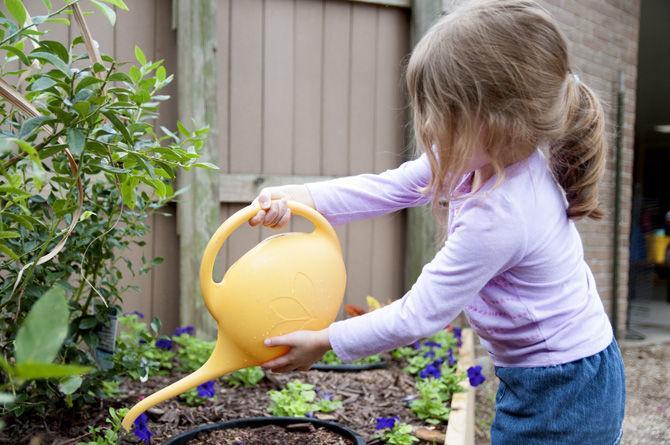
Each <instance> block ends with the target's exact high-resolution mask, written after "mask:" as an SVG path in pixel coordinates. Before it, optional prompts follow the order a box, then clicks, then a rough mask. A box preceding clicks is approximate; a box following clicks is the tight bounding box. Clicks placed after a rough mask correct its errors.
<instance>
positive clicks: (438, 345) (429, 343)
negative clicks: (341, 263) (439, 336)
mask: <svg viewBox="0 0 670 445" xmlns="http://www.w3.org/2000/svg"><path fill="white" fill-rule="evenodd" d="M423 345H424V346H428V347H429V348H441V347H442V343H438V342H436V341H433V340H428V341H426V342H424V343H423Z"/></svg>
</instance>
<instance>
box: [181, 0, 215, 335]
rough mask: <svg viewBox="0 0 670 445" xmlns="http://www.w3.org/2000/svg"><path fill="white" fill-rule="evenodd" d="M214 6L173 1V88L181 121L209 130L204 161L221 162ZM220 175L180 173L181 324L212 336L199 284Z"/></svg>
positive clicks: (210, 1)
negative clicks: (218, 137) (174, 37)
mask: <svg viewBox="0 0 670 445" xmlns="http://www.w3.org/2000/svg"><path fill="white" fill-rule="evenodd" d="M216 4H217V0H187V1H185V0H181V1H178V3H177V8H176V12H177V18H176V25H177V60H178V69H177V90H178V102H179V119H180V120H181V121H182V122H184V123H185V124H186V125H187V126H190V125H192V123H193V122H195V125H198V126H203V125H208V126H209V127H210V133H209V137H208V139H207V142H206V143H205V144H204V147H203V149H202V153H201V156H202V160H203V161H207V162H212V163H214V164H218V163H219V149H218V146H217V131H216V122H217V120H216V114H217V110H216V90H217V89H216V74H217V73H216V55H217V54H216ZM218 177H219V173H218V172H215V171H208V170H201V169H193V170H192V171H190V172H184V173H183V174H181V175H180V181H179V182H180V187H186V186H188V187H189V189H188V191H187V192H186V193H185V194H183V195H182V196H181V197H180V199H179V203H178V221H177V228H178V229H177V230H178V232H179V247H180V256H181V258H180V266H179V267H180V292H179V314H180V322H181V323H182V324H183V325H193V326H195V328H196V329H197V330H198V332H199V333H201V334H203V335H204V336H205V337H210V338H213V337H214V336H215V333H216V326H215V323H214V320H213V319H212V317H211V315H210V314H209V312H207V309H206V308H205V305H204V302H203V300H202V295H201V293H200V286H199V283H198V273H199V268H200V257H201V255H202V252H203V251H204V250H205V246H206V245H207V241H208V240H209V237H210V236H211V234H212V233H214V230H215V229H216V228H217V226H218V225H219V224H220V201H219V184H218Z"/></svg>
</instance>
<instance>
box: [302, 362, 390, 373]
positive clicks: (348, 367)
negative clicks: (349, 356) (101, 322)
mask: <svg viewBox="0 0 670 445" xmlns="http://www.w3.org/2000/svg"><path fill="white" fill-rule="evenodd" d="M388 367H389V364H388V362H387V361H385V360H382V361H381V362H377V363H368V364H364V365H353V364H342V365H326V364H323V363H315V364H314V365H312V367H311V368H310V369H314V370H316V371H333V372H358V371H369V370H371V369H386V368H388Z"/></svg>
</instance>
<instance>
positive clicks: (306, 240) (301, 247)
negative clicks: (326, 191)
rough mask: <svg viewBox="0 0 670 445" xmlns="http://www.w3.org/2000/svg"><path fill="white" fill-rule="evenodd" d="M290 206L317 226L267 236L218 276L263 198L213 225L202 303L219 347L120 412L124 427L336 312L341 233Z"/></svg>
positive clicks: (279, 351) (270, 353)
mask: <svg viewBox="0 0 670 445" xmlns="http://www.w3.org/2000/svg"><path fill="white" fill-rule="evenodd" d="M289 207H290V208H291V210H292V213H293V214H294V215H295V214H297V215H300V216H303V217H305V218H307V219H308V220H309V221H311V222H312V223H313V224H314V227H315V228H314V231H312V232H310V233H285V234H280V235H275V236H272V237H269V238H267V239H265V240H264V241H262V242H261V243H260V244H258V245H257V246H255V247H254V248H253V249H251V250H250V251H249V252H247V253H245V254H244V255H243V256H242V257H241V258H240V259H238V260H237V261H236V262H235V263H234V264H233V265H232V266H231V267H230V268H229V269H228V271H227V272H226V273H225V275H224V277H223V280H222V281H220V282H216V281H214V279H213V277H212V271H213V269H214V262H215V260H216V256H217V254H218V252H219V250H220V249H221V247H222V246H223V244H224V242H225V240H226V239H227V238H228V237H229V236H230V235H231V234H232V233H233V232H234V231H235V229H237V228H238V227H239V226H240V225H242V224H244V223H246V222H247V221H248V220H249V219H250V218H251V217H253V216H254V215H255V214H256V213H257V212H258V210H260V209H259V207H258V205H257V204H252V205H250V206H248V207H245V208H244V209H242V210H240V211H238V212H237V213H235V214H234V215H232V216H231V217H230V218H228V219H227V220H226V221H224V223H223V224H221V226H220V227H219V229H218V230H217V231H216V232H215V233H214V235H213V236H212V238H211V239H210V241H209V243H208V244H207V247H206V249H205V253H204V255H203V258H202V262H201V266H200V288H201V291H202V294H203V298H204V301H205V305H206V307H207V310H208V311H209V313H210V314H211V315H212V317H214V319H215V320H216V323H217V327H218V335H217V341H216V345H215V348H214V352H213V353H212V356H211V357H210V358H209V360H208V361H207V362H206V363H205V364H203V366H202V367H201V368H200V369H198V370H197V371H195V372H194V373H193V374H190V375H188V376H186V377H184V378H183V379H181V380H179V381H177V382H175V383H173V384H172V385H170V386H168V387H167V388H164V389H162V390H160V391H158V392H157V393H154V394H152V395H151V396H149V397H147V398H145V399H143V400H142V401H140V402H139V403H138V404H137V405H135V406H134V407H133V408H132V409H131V410H130V411H129V412H128V414H127V415H126V417H125V418H124V420H123V426H124V427H125V428H126V429H129V428H130V426H131V425H132V423H133V421H134V420H135V418H137V417H138V416H139V415H140V414H141V413H142V412H144V411H146V410H147V409H149V408H150V407H152V406H154V405H156V404H158V403H160V402H162V401H164V400H166V399H168V398H172V397H175V396H176V395H178V394H181V393H183V392H185V391H187V390H189V389H191V388H193V387H195V386H197V385H199V384H202V383H204V382H206V381H208V380H212V379H215V378H218V377H220V376H222V375H225V374H228V373H230V372H233V371H235V370H237V369H241V368H246V367H249V366H255V365H259V364H261V363H264V362H266V361H268V360H271V359H273V358H276V357H278V356H280V355H283V354H285V353H286V352H287V348H285V347H274V348H269V347H266V346H265V345H264V344H263V341H264V340H265V339H266V338H269V337H274V336H278V335H283V334H287V333H290V332H294V331H297V330H320V329H324V328H326V327H327V326H328V325H329V324H330V323H332V322H333V321H334V320H335V318H336V316H337V313H338V310H339V307H340V305H341V304H342V299H343V297H344V289H345V286H346V271H345V267H344V261H343V258H342V252H341V248H340V243H339V240H338V238H337V235H336V233H335V231H334V230H333V228H332V227H331V226H330V224H329V223H328V222H327V221H326V219H325V218H324V217H323V216H322V215H321V214H319V213H318V212H317V211H315V210H313V209H312V208H310V207H307V206H305V205H303V204H300V203H296V202H289Z"/></svg>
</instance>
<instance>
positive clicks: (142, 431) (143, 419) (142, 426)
mask: <svg viewBox="0 0 670 445" xmlns="http://www.w3.org/2000/svg"><path fill="white" fill-rule="evenodd" d="M148 424H149V417H147V414H146V413H142V414H140V416H139V417H138V418H137V419H135V422H134V423H133V425H134V428H133V434H134V435H135V437H137V438H138V439H140V440H141V441H143V442H144V443H145V444H147V445H148V444H150V443H151V436H153V435H154V433H152V432H151V431H149V427H148Z"/></svg>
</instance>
